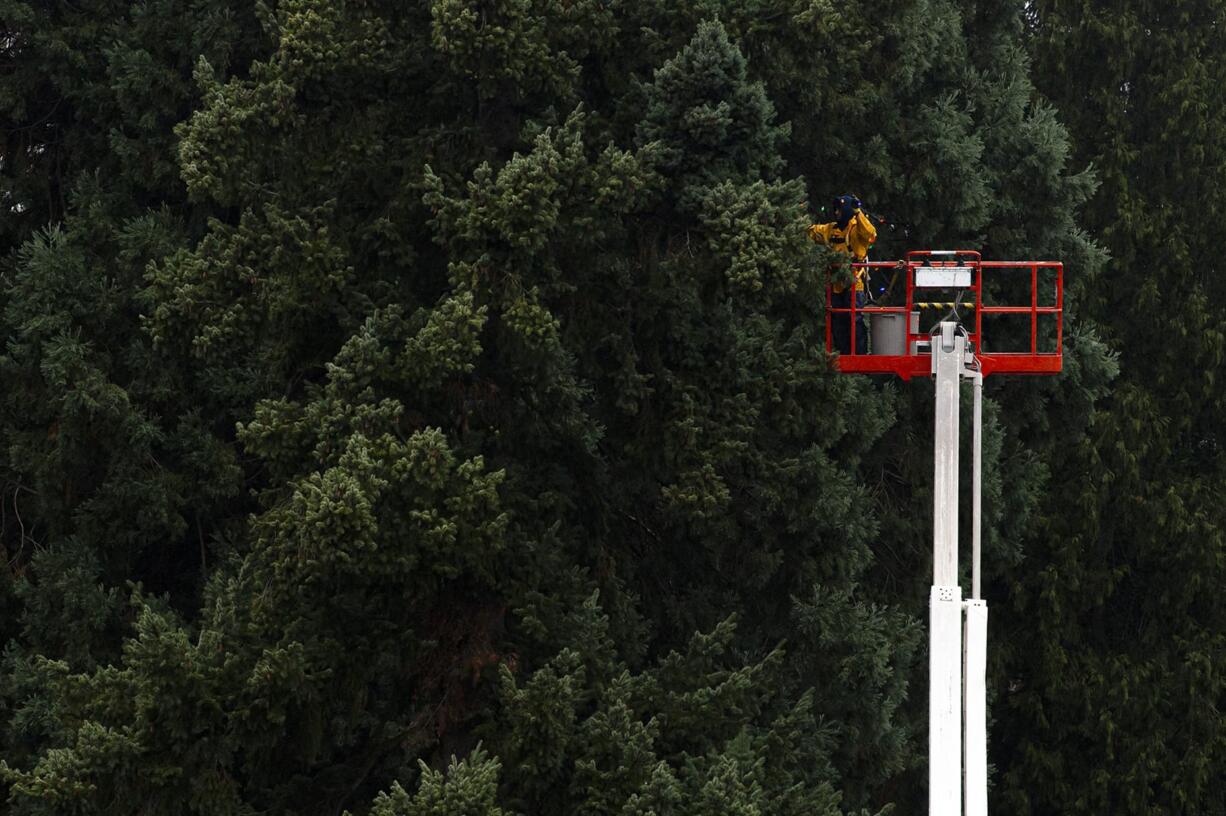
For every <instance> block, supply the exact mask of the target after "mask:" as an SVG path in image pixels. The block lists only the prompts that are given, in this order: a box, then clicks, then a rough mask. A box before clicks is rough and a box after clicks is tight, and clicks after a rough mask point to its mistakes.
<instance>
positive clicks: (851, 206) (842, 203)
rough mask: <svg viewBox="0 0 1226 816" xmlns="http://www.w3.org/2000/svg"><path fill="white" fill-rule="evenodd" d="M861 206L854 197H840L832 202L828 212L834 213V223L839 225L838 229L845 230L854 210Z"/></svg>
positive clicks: (858, 200) (854, 212) (853, 214)
mask: <svg viewBox="0 0 1226 816" xmlns="http://www.w3.org/2000/svg"><path fill="white" fill-rule="evenodd" d="M861 206H862V202H861V201H860V199H858V198H856V197H855V196H854V195H841V196H839V197H838V198H836V199H835V200H834V204H832V205H831V207H830V210H831V212H833V213H834V222H835V223H836V224H838V225H839V229H847V225H848V224H849V223H851V219H852V217H854V216H855V214H856V210H858V209H859V208H860V207H861Z"/></svg>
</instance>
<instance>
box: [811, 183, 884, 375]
mask: <svg viewBox="0 0 1226 816" xmlns="http://www.w3.org/2000/svg"><path fill="white" fill-rule="evenodd" d="M832 211H833V212H834V220H833V221H831V222H830V223H828V224H814V225H813V226H811V227H809V237H810V238H812V239H813V240H814V241H819V242H821V243H823V244H827V245H829V246H831V247H833V248H834V249H836V250H838V251H839V252H844V253H846V254H848V255H850V256H851V259H852V260H853V261H866V260H868V251H869V249H870V248H871V247H872V245H873V243H874V242H875V241H876V240H877V228H876V227H874V226H873V222H872V221H870V220H869V219H868V216H867V215H865V214H864V209H863V205H862V203H861V201H860V199H858V198H856V197H855V196H852V195H841V196H839V197H838V198H836V199H835V200H834V205H833V207H832ZM866 277H867V270H866V269H857V270H856V272H855V286H854V289H855V297H856V308H857V309H859V308H861V307H862V306H864V305H865V302H866V299H867V298H866V294H865V290H866V286H865V278H866ZM830 292H831V295H830V305H831V307H832V308H835V309H849V308H851V292H850V291H848V285H847V284H845V283H836V284H833V285H832V286H831V287H830ZM831 333H832V334H833V335H834V348H835V350H836V351H838V352H839V353H840V354H847V353H848V352H849V351H850V349H851V319H850V316H849V315H845V314H836V315H834V323H833V324H832V325H831ZM867 353H868V328H867V327H866V326H865V325H864V316H863V315H861V314H859V313H857V314H856V354H867Z"/></svg>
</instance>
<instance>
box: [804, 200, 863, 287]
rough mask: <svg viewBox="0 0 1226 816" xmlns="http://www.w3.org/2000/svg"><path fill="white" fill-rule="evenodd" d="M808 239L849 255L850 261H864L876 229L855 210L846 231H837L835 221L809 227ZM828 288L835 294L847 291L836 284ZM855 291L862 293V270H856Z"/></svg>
mask: <svg viewBox="0 0 1226 816" xmlns="http://www.w3.org/2000/svg"><path fill="white" fill-rule="evenodd" d="M809 237H810V238H812V239H813V240H814V241H820V242H821V243H823V244H827V245H829V246H831V247H834V248H835V249H836V250H838V251H839V252H845V253H847V254H848V255H851V257H852V260H855V261H864V260H867V259H868V251H869V249H870V248H871V247H872V245H873V243H874V242H875V241H876V240H877V228H876V227H874V226H873V222H872V221H869V220H868V216H866V215H865V214H864V212H863V211H861V210H859V209H857V210H856V212H855V215H853V216H852V217H851V220H850V221H848V222H847V228H846V229H839V225H838V223H837V222H835V221H831V222H830V223H829V224H814V225H813V226H811V227H809ZM830 288H831V289H832V290H833V291H835V292H842V291H845V290H846V289H847V285H846V284H842V283H836V284H834V285H833V286H831V287H830ZM856 291H857V292H863V291H864V270H863V269H857V270H856Z"/></svg>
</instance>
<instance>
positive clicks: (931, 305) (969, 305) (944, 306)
mask: <svg viewBox="0 0 1226 816" xmlns="http://www.w3.org/2000/svg"><path fill="white" fill-rule="evenodd" d="M911 305H912V306H918V307H919V308H921V309H952V308H954V303H953V302H952V301H951V302H948V303H940V302H933V303H912V304H911ZM957 306H958V308H959V309H974V308H975V304H974V303H959V304H957Z"/></svg>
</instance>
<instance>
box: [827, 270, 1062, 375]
mask: <svg viewBox="0 0 1226 816" xmlns="http://www.w3.org/2000/svg"><path fill="white" fill-rule="evenodd" d="M852 266H853V268H854V269H855V270H856V273H857V275H862V276H863V277H864V278H865V279H866V286H865V289H866V292H867V295H868V297H867V298H866V299H865V301H864V302H863V303H861V304H857V298H846V299H845V301H844V302H847V301H849V303H848V304H847V305H846V306H835V305H833V300H834V299H833V297H832V288H831V287H830V286H827V288H826V348H827V350H828V351H831V352H834V351H838V352H839V357H838V358H837V365H838V368H839V370H840V371H843V372H847V373H861V374H897V375H898V376H900V377H902V378H903V379H904V380H909V379H911V378H912V377H916V376H918V377H929V376H931V375H932V360H931V354H932V347H931V333H932V331H933V330H934V329H935V328H936V326H937V325H938V324H939V323H941V322H944V321H953V322H956V323H958V324H959V325H961V326H963V327H964V328H965V329H966V333H967V338H966V341H967V346H968V347H969V348H973V349H974V350H975V357H976V358H977V360H978V363H979V367H980V371H981V372H982V373H983V374H984V375H988V374H996V373H1000V374H1058V373H1059V372H1060V370H1061V365H1062V356H1061V348H1062V345H1063V341H1064V264H1062V263H1060V262H1059V261H985V260H982V259H981V258H980V255H979V253H978V252H976V251H973V250H919V251H915V252H909V253H907V257H906V260H903V261H869V262H866V263H857V264H852ZM840 321H841V325H839V323H840ZM861 333H867V334H868V338H867V344H866V343H865V338H861V337H858V336H857V335H859V334H861ZM840 335H842V336H843V337H844V338H847V339H844V340H843V346H844V347H843V348H838V347H837V346H838V345H839V343H838V342H837V339H836V338H838V337H839V336H840ZM866 345H867V350H866Z"/></svg>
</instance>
